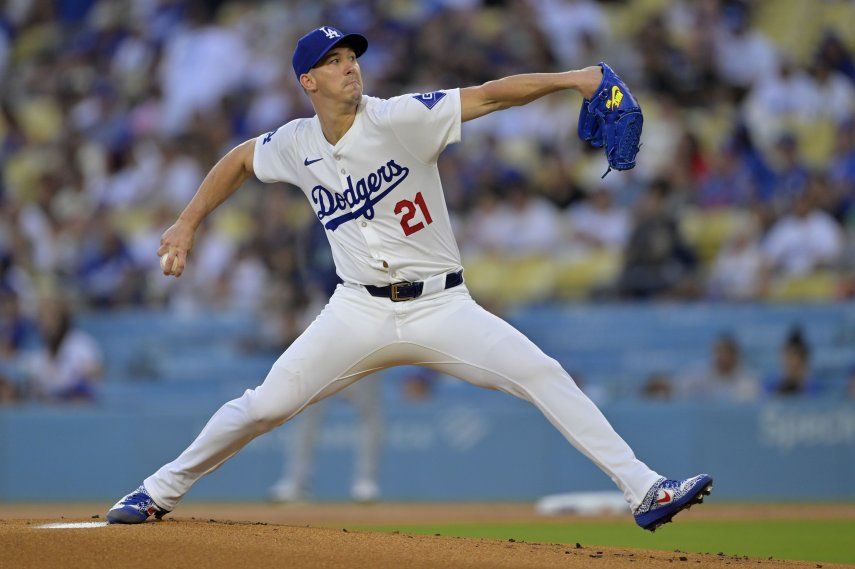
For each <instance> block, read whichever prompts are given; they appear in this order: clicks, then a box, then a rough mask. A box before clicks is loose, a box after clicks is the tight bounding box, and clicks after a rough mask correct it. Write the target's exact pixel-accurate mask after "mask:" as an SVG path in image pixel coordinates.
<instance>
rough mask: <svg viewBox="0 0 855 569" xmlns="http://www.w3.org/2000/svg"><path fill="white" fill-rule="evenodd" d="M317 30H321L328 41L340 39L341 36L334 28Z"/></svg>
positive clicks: (324, 27)
mask: <svg viewBox="0 0 855 569" xmlns="http://www.w3.org/2000/svg"><path fill="white" fill-rule="evenodd" d="M318 29H319V30H321V31H322V32H324V33H325V34H326V35H327V38H328V39H333V38H340V37H341V34H340V33H339V31H338V30H337V29H335V28H328V27H327V26H321V27H320V28H318Z"/></svg>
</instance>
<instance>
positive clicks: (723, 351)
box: [680, 334, 760, 403]
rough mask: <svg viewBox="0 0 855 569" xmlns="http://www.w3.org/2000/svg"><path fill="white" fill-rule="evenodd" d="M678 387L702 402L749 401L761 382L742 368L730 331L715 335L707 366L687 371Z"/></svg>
mask: <svg viewBox="0 0 855 569" xmlns="http://www.w3.org/2000/svg"><path fill="white" fill-rule="evenodd" d="M680 387H681V388H682V389H681V390H682V393H683V395H684V396H686V397H689V398H693V399H698V400H703V401H718V402H726V403H748V402H751V401H756V400H757V399H758V398H759V396H760V381H759V379H758V378H757V376H756V375H755V374H754V373H752V372H751V371H749V370H748V369H746V368H745V365H744V363H743V360H742V348H741V347H740V345H739V343H738V342H737V341H736V338H734V337H733V336H732V335H730V334H723V335H721V336H719V337H718V339H717V340H716V341H715V343H714V344H713V352H712V361H711V362H710V363H709V365H708V366H707V368H706V369H703V370H700V371H697V372H693V373H690V374H689V375H688V377H686V378H685V379H684V380H683V382H682V383H681V386H680Z"/></svg>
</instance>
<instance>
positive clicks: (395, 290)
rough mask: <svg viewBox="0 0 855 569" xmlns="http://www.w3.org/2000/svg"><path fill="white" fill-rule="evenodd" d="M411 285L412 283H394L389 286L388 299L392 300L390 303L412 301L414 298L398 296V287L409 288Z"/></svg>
mask: <svg viewBox="0 0 855 569" xmlns="http://www.w3.org/2000/svg"><path fill="white" fill-rule="evenodd" d="M412 284H413V283H407V282H404V283H394V284H392V285H390V286H391V295H390V296H389V298H390V299H391V300H392V302H404V301H405V300H413V299H414V298H416V297H415V296H400V295H399V294H398V287H402V286H411V285H412Z"/></svg>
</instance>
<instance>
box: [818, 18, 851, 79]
mask: <svg viewBox="0 0 855 569" xmlns="http://www.w3.org/2000/svg"><path fill="white" fill-rule="evenodd" d="M817 59H819V60H821V61H823V62H824V63H826V64H827V65H828V66H829V67H831V68H832V69H834V70H835V71H837V72H838V73H842V74H843V75H844V76H846V77H848V78H849V80H850V81H855V62H853V60H852V54H851V53H849V49H847V47H846V44H845V43H843V41H842V40H841V39H840V38H839V37H838V36H837V35H836V34H835V33H834V32H832V31H830V30H826V32H825V34H824V35H823V37H822V39H821V40H820V42H819V46H818V48H817Z"/></svg>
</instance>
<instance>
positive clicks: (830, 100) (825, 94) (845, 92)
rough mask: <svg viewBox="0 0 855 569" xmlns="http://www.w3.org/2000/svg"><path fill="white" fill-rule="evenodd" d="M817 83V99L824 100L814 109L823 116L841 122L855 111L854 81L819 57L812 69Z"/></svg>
mask: <svg viewBox="0 0 855 569" xmlns="http://www.w3.org/2000/svg"><path fill="white" fill-rule="evenodd" d="M811 73H812V75H813V81H814V85H815V95H816V100H818V101H822V103H821V104H820V105H812V106H814V107H815V108H814V111H815V112H816V113H817V114H818V115H819V116H820V117H822V118H830V119H832V120H833V121H834V122H837V123H840V122H843V121H844V120H846V119H847V118H849V117H851V116H852V113H853V112H855V89H853V87H852V81H851V80H850V79H848V78H847V77H846V76H845V75H843V74H842V73H839V72H837V71H835V70H834V69H832V68H831V66H830V65H828V63H827V62H825V61H824V60H822V59H818V60H817V61H816V62H815V63H814V65H813V68H812V69H811Z"/></svg>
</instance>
